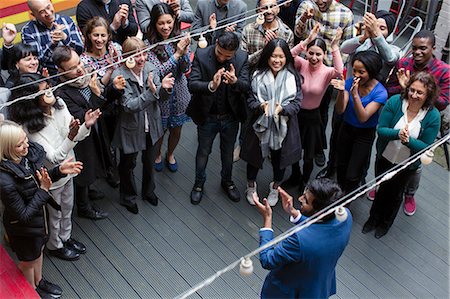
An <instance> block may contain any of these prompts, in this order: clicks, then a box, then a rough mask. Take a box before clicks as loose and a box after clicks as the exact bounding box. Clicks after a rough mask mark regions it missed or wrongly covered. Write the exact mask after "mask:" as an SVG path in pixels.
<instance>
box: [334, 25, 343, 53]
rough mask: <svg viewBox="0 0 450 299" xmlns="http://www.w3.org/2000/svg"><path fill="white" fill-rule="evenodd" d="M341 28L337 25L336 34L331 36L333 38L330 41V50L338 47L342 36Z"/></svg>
mask: <svg viewBox="0 0 450 299" xmlns="http://www.w3.org/2000/svg"><path fill="white" fill-rule="evenodd" d="M342 32H343V31H342V28H341V27H338V29H337V30H336V35H335V36H334V37H333V40H332V41H331V49H332V50H336V49H339V42H340V41H341V38H342Z"/></svg>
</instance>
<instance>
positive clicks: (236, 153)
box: [233, 145, 241, 162]
mask: <svg viewBox="0 0 450 299" xmlns="http://www.w3.org/2000/svg"><path fill="white" fill-rule="evenodd" d="M240 154H241V146H240V145H238V146H236V147H235V149H234V151H233V162H237V161H239V160H240V159H241V157H240V156H239V155H240Z"/></svg>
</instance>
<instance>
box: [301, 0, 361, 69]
mask: <svg viewBox="0 0 450 299" xmlns="http://www.w3.org/2000/svg"><path fill="white" fill-rule="evenodd" d="M308 5H310V4H309V3H308V1H305V2H302V3H301V4H300V6H299V8H298V10H297V15H296V17H295V18H296V22H295V27H297V26H300V27H304V29H303V30H302V34H301V35H299V37H300V38H301V39H302V40H303V39H306V38H307V37H308V35H309V33H310V32H311V30H312V28H313V27H314V25H315V24H316V23H317V22H319V23H320V24H322V29H321V30H320V32H319V34H318V35H317V36H318V37H321V38H323V39H324V41H325V43H326V44H327V54H326V55H325V59H324V62H325V64H326V65H328V66H332V65H333V56H332V55H331V52H332V51H331V41H332V40H333V37H334V36H335V35H336V31H337V29H338V28H339V27H341V28H342V30H343V33H342V38H341V42H343V41H345V40H347V39H350V38H352V37H353V13H352V11H351V10H350V9H349V8H347V7H346V6H345V5H343V4H341V3H338V2H336V1H335V0H333V2H331V4H330V7H328V10H327V11H326V12H321V11H319V10H318V9H317V8H316V9H315V10H314V11H315V12H314V16H313V17H312V18H311V19H309V20H308V21H307V22H306V24H303V23H302V22H301V21H300V17H301V16H302V15H303V12H304V11H305V10H306V9H307V8H308ZM347 57H348V55H342V60H343V61H344V62H345V61H346V60H347Z"/></svg>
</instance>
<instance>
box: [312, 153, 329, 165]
mask: <svg viewBox="0 0 450 299" xmlns="http://www.w3.org/2000/svg"><path fill="white" fill-rule="evenodd" d="M325 161H326V159H325V154H324V153H323V151H322V152H321V153H320V154H317V155H315V156H314V162H315V163H316V165H317V166H319V167H322V166H324V165H325Z"/></svg>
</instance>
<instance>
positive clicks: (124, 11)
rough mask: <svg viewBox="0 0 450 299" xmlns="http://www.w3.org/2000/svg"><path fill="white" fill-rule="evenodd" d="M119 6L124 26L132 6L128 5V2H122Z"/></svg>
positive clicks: (121, 21)
mask: <svg viewBox="0 0 450 299" xmlns="http://www.w3.org/2000/svg"><path fill="white" fill-rule="evenodd" d="M119 7H120V9H119V11H118V12H120V17H121V20H120V23H121V25H122V26H125V24H126V23H127V20H128V11H129V9H130V8H129V7H128V4H120V5H119Z"/></svg>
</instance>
